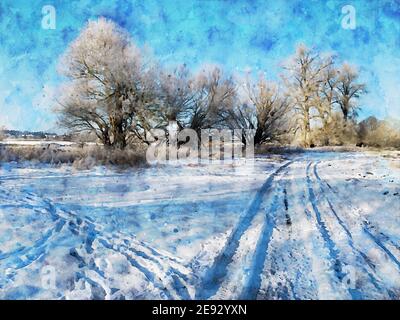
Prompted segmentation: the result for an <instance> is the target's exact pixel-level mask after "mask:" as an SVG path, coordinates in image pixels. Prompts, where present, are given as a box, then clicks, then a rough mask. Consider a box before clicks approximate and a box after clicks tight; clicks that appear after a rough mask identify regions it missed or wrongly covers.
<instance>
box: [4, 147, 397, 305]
mask: <svg viewBox="0 0 400 320" xmlns="http://www.w3.org/2000/svg"><path fill="white" fill-rule="evenodd" d="M399 193H400V155H399V153H396V152H392V153H387V155H386V156H383V155H382V154H373V153H335V152H309V153H304V154H294V155H291V156H286V157H259V158H257V159H256V161H255V163H254V165H250V164H243V163H242V164H239V163H238V164H218V165H217V164H216V165H210V166H183V165H181V166H160V167H150V168H142V169H132V170H130V171H120V170H117V169H106V168H102V167H98V168H96V169H94V170H88V171H82V170H80V171H77V170H74V169H73V168H72V167H70V166H62V167H51V166H40V167H39V166H37V165H36V166H29V165H27V164H24V165H22V164H14V163H12V164H2V165H1V167H0V299H21V298H22V299H24V298H26V299H153V298H155V299H194V298H196V299H210V298H212V299H237V298H244V299H381V298H383V299H399V298H400V195H399Z"/></svg>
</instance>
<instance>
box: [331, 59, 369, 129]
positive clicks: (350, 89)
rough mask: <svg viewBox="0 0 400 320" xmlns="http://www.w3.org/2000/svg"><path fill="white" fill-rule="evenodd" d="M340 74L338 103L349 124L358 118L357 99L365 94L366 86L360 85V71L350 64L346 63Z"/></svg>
mask: <svg viewBox="0 0 400 320" xmlns="http://www.w3.org/2000/svg"><path fill="white" fill-rule="evenodd" d="M338 73H339V74H338V80H337V83H336V92H337V102H338V104H339V106H340V109H341V110H342V113H343V117H344V120H345V121H346V122H347V121H348V120H349V119H354V118H355V117H356V116H357V111H358V106H357V99H358V98H359V97H360V96H361V95H362V94H363V93H365V84H363V83H358V78H359V75H358V71H357V69H356V68H355V67H354V66H351V65H349V64H348V63H344V64H343V65H342V66H341V68H340V69H339V72H338Z"/></svg>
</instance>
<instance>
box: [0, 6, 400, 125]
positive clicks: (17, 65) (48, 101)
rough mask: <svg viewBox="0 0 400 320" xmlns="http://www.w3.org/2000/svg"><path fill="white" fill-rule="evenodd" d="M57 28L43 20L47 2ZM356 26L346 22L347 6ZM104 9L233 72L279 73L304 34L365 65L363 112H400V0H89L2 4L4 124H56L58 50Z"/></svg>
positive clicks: (172, 51)
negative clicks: (351, 9) (343, 23)
mask: <svg viewBox="0 0 400 320" xmlns="http://www.w3.org/2000/svg"><path fill="white" fill-rule="evenodd" d="M44 5H53V6H54V8H55V9H56V29H55V30H44V29H42V27H41V20H42V7H43V6H44ZM344 5H352V6H353V7H354V8H355V9H356V29H355V30H345V29H343V28H342V27H341V19H342V18H343V14H342V11H341V10H342V7H343V6H344ZM99 16H105V17H107V18H110V19H112V20H114V21H115V22H117V23H118V24H120V25H121V26H122V27H124V28H126V29H127V30H128V31H129V32H130V33H131V34H132V37H133V38H134V39H135V40H136V41H137V42H138V43H139V44H140V45H144V44H147V45H149V46H150V47H151V48H153V50H154V53H155V55H156V56H157V57H158V58H159V59H160V60H161V61H162V62H163V63H165V64H168V63H179V62H186V63H187V64H188V65H190V66H193V67H195V66H196V65H198V64H200V63H202V62H211V63H218V64H221V65H224V66H225V68H226V69H227V70H228V71H232V72H236V71H239V72H240V71H243V70H245V69H247V68H252V69H253V70H258V69H260V70H263V71H266V72H267V74H270V77H272V78H274V77H276V76H277V74H278V73H279V63H280V62H281V61H282V60H283V59H285V58H286V57H287V56H288V55H290V54H291V53H292V52H293V50H294V47H295V45H296V44H297V43H299V42H304V43H306V44H307V45H308V46H314V47H316V48H318V49H319V50H322V51H334V52H336V53H337V54H339V56H340V57H341V60H346V61H349V62H351V63H354V64H357V65H358V66H359V68H360V69H361V72H362V77H363V80H364V81H365V82H366V83H367V85H368V90H369V93H368V95H366V96H365V97H364V98H363V99H362V101H361V103H362V106H363V112H362V114H361V116H362V117H366V116H368V115H372V114H373V115H376V116H378V117H380V118H383V117H386V116H393V117H399V118H400V50H399V49H400V1H399V0H386V1H384V0H382V1H371V0H358V1H353V0H347V1H336V0H335V1H317V0H314V1H313V0H308V1H304V0H303V1H295V0H292V1H291V0H286V1H279V0H275V1H267V0H264V1H250V0H249V1H240V0H237V1H228V0H192V1H190V0H178V1H171V0H168V1H167V0H166V1H152V0H142V1H132V0H130V1H129V0H115V1H113V0H105V1H102V0H82V1H67V0H66V1H51V0H46V1H41V0H38V1H28V0H25V1H21V0H17V1H16V0H2V1H1V3H0V30H1V31H0V125H5V126H7V127H8V128H13V129H27V130H52V131H56V130H58V128H57V124H56V117H55V115H54V114H53V113H52V112H51V105H52V101H53V99H54V95H55V92H56V88H57V86H58V85H59V84H60V82H61V81H62V80H63V79H60V77H59V76H58V75H57V72H56V66H57V63H58V58H59V56H60V55H61V54H62V53H63V52H64V51H65V49H66V47H67V46H68V43H70V42H71V41H72V40H73V39H74V38H75V37H76V36H77V35H78V33H79V30H80V29H81V28H82V26H84V24H85V22H86V21H87V20H88V19H94V18H96V17H99Z"/></svg>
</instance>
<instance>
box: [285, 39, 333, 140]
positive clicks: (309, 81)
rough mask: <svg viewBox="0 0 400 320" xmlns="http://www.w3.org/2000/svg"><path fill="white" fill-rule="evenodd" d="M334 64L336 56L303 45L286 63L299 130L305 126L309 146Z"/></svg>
mask: <svg viewBox="0 0 400 320" xmlns="http://www.w3.org/2000/svg"><path fill="white" fill-rule="evenodd" d="M331 65H332V59H330V58H321V56H320V55H319V54H318V53H317V52H314V51H313V50H311V49H309V48H307V47H306V46H305V45H299V46H298V47H297V48H296V52H295V54H294V55H293V56H292V57H290V59H289V60H288V61H287V63H286V64H285V66H284V68H285V70H286V74H285V75H284V81H285V84H286V86H287V90H288V94H289V96H290V98H291V101H292V103H293V107H294V110H295V111H296V113H297V117H298V118H297V119H298V123H297V127H296V130H301V132H302V142H303V144H304V145H305V146H309V145H310V143H311V141H310V136H311V120H312V119H313V118H314V117H319V113H318V103H319V101H318V99H319V90H320V86H321V82H322V76H323V73H324V72H325V70H326V69H327V68H328V67H329V66H331Z"/></svg>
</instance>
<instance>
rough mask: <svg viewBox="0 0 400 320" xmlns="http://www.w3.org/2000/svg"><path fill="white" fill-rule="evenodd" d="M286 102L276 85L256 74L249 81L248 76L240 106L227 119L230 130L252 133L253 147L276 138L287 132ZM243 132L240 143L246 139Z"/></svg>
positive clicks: (287, 102) (287, 107) (287, 106)
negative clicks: (255, 77) (253, 78)
mask: <svg viewBox="0 0 400 320" xmlns="http://www.w3.org/2000/svg"><path fill="white" fill-rule="evenodd" d="M288 112H289V101H288V98H287V97H286V96H285V95H283V94H282V93H281V91H280V89H279V86H278V84H276V83H274V82H271V81H267V80H266V79H265V77H264V76H263V75H260V77H259V78H258V80H257V81H253V80H252V79H251V77H250V75H248V76H247V79H246V81H245V83H244V85H243V99H242V103H240V104H239V105H237V106H236V107H235V108H234V110H233V114H232V117H231V119H232V120H231V124H232V125H231V127H232V128H233V129H235V128H238V129H250V130H254V132H253V134H254V137H253V138H254V144H256V145H258V144H261V143H264V142H267V141H273V140H277V139H279V137H280V135H282V134H283V133H285V132H286V131H287V130H288V125H287V124H288V117H287V115H288ZM246 132H247V131H243V136H242V142H243V143H244V144H246V142H247V141H248V140H249V137H247V136H246Z"/></svg>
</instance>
